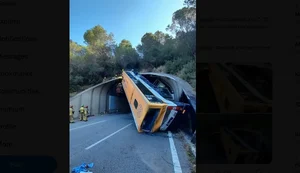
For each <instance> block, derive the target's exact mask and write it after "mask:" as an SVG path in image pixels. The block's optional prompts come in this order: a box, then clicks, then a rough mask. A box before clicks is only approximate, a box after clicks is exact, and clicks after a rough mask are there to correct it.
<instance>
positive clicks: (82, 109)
mask: <svg viewBox="0 0 300 173" xmlns="http://www.w3.org/2000/svg"><path fill="white" fill-rule="evenodd" d="M79 115H80V117H79V120H80V121H82V120H83V117H84V105H82V106H81V107H80V109H79Z"/></svg>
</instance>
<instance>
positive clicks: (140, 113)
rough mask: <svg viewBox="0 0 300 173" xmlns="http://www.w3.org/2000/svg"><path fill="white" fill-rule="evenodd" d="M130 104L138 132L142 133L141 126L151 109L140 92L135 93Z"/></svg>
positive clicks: (135, 91)
mask: <svg viewBox="0 0 300 173" xmlns="http://www.w3.org/2000/svg"><path fill="white" fill-rule="evenodd" d="M129 103H130V105H131V107H132V114H133V116H134V117H135V120H136V123H137V126H138V131H139V132H141V131H142V130H141V126H142V123H143V120H144V118H145V115H146V114H147V111H148V109H149V104H148V102H147V101H146V100H145V98H144V97H143V95H142V94H141V93H140V91H139V90H134V91H133V95H132V99H131V100H130V102H129Z"/></svg>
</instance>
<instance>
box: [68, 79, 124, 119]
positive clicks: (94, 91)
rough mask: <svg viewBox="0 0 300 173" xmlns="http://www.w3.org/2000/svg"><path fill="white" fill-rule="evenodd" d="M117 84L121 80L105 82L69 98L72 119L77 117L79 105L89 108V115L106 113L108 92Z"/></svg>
mask: <svg viewBox="0 0 300 173" xmlns="http://www.w3.org/2000/svg"><path fill="white" fill-rule="evenodd" d="M117 82H121V78H116V79H112V80H108V81H105V82H103V83H100V84H98V85H95V86H93V87H91V88H88V89H86V90H84V91H82V92H81V93H78V94H77V95H75V96H74V97H71V98H70V105H73V107H74V111H75V112H74V118H78V117H79V112H78V111H79V108H80V106H81V105H85V106H89V111H90V114H91V115H97V114H100V113H103V112H106V111H107V110H106V108H107V104H108V90H109V89H110V87H112V85H114V84H115V83H117ZM101 103H105V104H101Z"/></svg>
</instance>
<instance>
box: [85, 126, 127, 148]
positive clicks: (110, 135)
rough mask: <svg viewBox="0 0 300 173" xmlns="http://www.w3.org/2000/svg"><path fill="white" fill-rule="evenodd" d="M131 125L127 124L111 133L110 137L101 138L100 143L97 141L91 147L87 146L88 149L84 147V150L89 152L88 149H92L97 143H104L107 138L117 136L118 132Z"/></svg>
mask: <svg viewBox="0 0 300 173" xmlns="http://www.w3.org/2000/svg"><path fill="white" fill-rule="evenodd" d="M131 124H132V123H130V124H128V125H126V126H125V127H123V128H121V129H119V130H117V131H115V132H114V133H112V134H110V135H108V136H106V137H105V138H103V139H101V140H100V141H98V142H96V143H94V144H92V145H91V146H89V147H86V148H85V149H86V150H89V149H91V148H93V147H94V146H96V145H97V144H99V143H101V142H103V141H105V140H106V139H108V138H110V137H112V136H113V135H115V134H117V133H118V132H120V131H122V130H124V129H125V128H127V127H128V126H130V125H131Z"/></svg>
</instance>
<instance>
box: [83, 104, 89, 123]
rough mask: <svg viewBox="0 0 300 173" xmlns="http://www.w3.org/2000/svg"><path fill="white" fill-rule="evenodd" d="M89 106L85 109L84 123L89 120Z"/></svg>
mask: <svg viewBox="0 0 300 173" xmlns="http://www.w3.org/2000/svg"><path fill="white" fill-rule="evenodd" d="M88 113H89V111H88V106H86V107H85V109H84V116H83V121H87V120H88Z"/></svg>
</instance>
